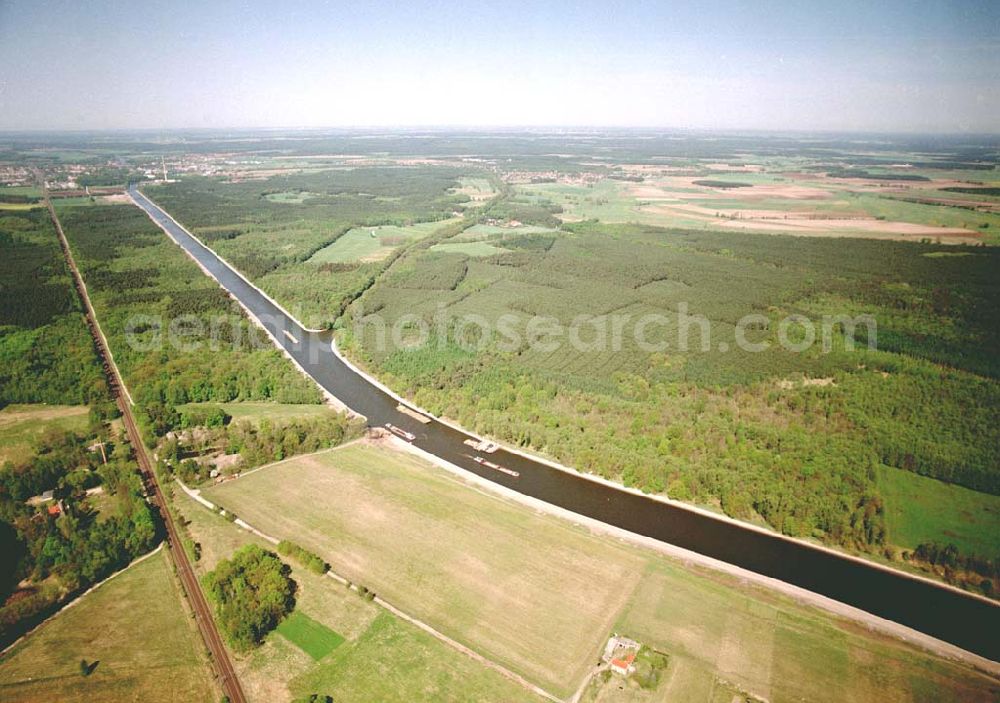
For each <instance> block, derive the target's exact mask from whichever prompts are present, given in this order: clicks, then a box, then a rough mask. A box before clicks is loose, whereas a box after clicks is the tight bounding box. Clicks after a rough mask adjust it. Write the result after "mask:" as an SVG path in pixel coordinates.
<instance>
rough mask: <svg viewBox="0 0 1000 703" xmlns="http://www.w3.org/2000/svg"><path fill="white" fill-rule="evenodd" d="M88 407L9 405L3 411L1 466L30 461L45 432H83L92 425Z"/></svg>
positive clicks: (0, 450) (0, 410)
mask: <svg viewBox="0 0 1000 703" xmlns="http://www.w3.org/2000/svg"><path fill="white" fill-rule="evenodd" d="M89 410H90V409H89V408H88V407H87V406H86V405H42V404H33V405H8V406H7V407H5V408H3V409H0V466H2V465H3V464H4V463H5V462H8V461H9V462H11V463H14V464H17V463H20V462H22V461H24V460H25V459H28V458H29V457H30V456H31V455H32V454H33V453H34V447H35V445H36V444H37V442H38V440H39V439H40V438H41V436H42V435H44V434H45V433H46V432H49V431H51V430H61V431H65V432H78V433H83V432H84V431H85V430H86V429H87V426H88V424H89V417H88V413H89Z"/></svg>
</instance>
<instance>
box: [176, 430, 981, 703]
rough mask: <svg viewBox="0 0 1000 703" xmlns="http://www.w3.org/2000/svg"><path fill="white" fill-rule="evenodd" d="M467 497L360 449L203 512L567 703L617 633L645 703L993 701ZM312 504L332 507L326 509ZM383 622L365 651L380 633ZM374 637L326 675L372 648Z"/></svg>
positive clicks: (819, 620) (935, 667) (904, 653)
mask: <svg viewBox="0 0 1000 703" xmlns="http://www.w3.org/2000/svg"><path fill="white" fill-rule="evenodd" d="M470 488H471V486H470V485H469V484H466V483H465V482H464V481H463V480H461V479H459V478H456V477H455V476H453V475H452V474H450V473H447V472H445V471H443V470H441V469H438V468H436V467H433V466H431V465H429V464H427V463H426V462H424V461H423V460H420V459H417V458H415V457H412V456H410V455H408V454H401V453H397V452H395V451H393V450H390V449H387V448H382V447H379V446H371V445H366V444H354V445H351V446H349V447H344V448H341V449H338V450H335V451H332V452H327V453H324V454H319V455H313V456H308V457H301V458H299V459H296V460H294V461H292V462H287V463H284V464H281V465H276V466H273V467H269V468H266V469H264V470H261V471H258V472H256V473H254V474H251V475H248V476H245V477H243V478H241V479H238V480H236V481H231V482H228V483H226V484H223V485H222V486H220V487H217V488H214V489H211V490H209V491H206V496H207V497H208V498H209V499H210V500H212V501H213V502H216V503H217V504H220V505H222V506H224V507H226V508H227V509H230V510H234V511H235V512H236V513H237V514H238V515H240V517H241V518H243V519H244V520H246V521H248V522H249V523H250V524H252V525H254V526H255V527H256V528H258V529H261V530H263V531H264V532H266V533H268V534H271V535H274V536H276V537H281V538H289V537H293V538H294V539H296V540H298V541H299V543H301V544H303V545H304V546H306V548H308V549H310V550H311V551H314V552H316V553H317V554H319V555H320V556H321V557H322V558H324V559H326V560H327V561H329V563H330V564H331V567H332V569H333V570H334V571H336V572H338V573H340V574H343V575H345V576H347V577H348V578H350V579H351V580H353V581H355V582H356V583H360V584H364V585H366V586H367V587H369V588H371V589H372V590H374V591H375V592H376V593H378V594H379V595H380V596H381V597H383V598H385V599H387V600H388V601H389V602H391V603H393V604H394V605H395V606H396V607H399V608H401V609H403V610H404V611H406V612H409V613H410V614H411V615H416V616H418V617H420V618H422V619H424V620H425V621H427V622H429V623H430V624H431V625H432V626H434V627H436V628H438V629H440V630H442V631H443V632H444V633H445V634H448V635H449V636H452V637H454V638H455V639H458V640H459V641H460V642H462V643H464V644H466V645H467V646H470V647H472V648H473V649H474V650H476V651H478V652H479V653H481V654H484V655H486V656H487V657H489V658H491V659H493V660H495V661H498V662H499V663H502V664H504V665H505V666H508V667H510V668H513V669H514V670H515V671H517V672H519V673H521V674H522V675H524V676H526V678H528V679H529V681H532V682H534V683H537V684H539V685H542V686H543V687H545V688H546V689H547V690H549V691H551V692H553V693H555V694H556V695H560V696H568V695H570V694H571V693H572V692H573V691H575V690H576V689H577V687H578V686H579V685H580V683H581V682H582V681H583V679H584V676H585V675H586V673H587V672H588V671H589V669H590V667H591V666H592V664H593V662H594V661H596V658H597V655H598V652H599V651H600V649H601V648H602V647H603V644H604V641H605V640H606V639H607V637H608V635H609V634H610V633H611V632H613V631H617V632H624V633H627V634H629V635H630V636H634V637H637V638H638V639H639V640H640V641H642V642H644V643H645V644H646V645H647V646H649V647H652V648H654V649H656V650H657V651H660V652H663V653H664V654H665V655H667V657H668V667H667V670H666V672H665V673H664V675H663V677H662V682H661V684H660V687H659V688H658V690H657V691H656V696H655V699H656V700H677V701H682V700H683V701H689V700H716V699H717V696H716V694H718V693H719V692H722V691H730V696H729V697H728V698H726V699H725V700H727V701H728V700H730V699H731V698H732V695H733V694H734V693H735V692H736V691H745V692H747V693H749V694H752V695H755V696H758V697H762V698H764V699H766V700H774V701H785V700H803V699H804V700H811V701H823V700H831V701H832V700H837V701H839V700H856V701H867V700H871V701H876V700H878V701H881V700H885V695H886V690H885V689H884V686H886V685H888V686H889V687H890V688H891V690H892V691H893V695H897V696H898V697H899V699H900V700H909V697H910V696H917V697H929V698H930V699H933V700H954V701H959V700H983V701H988V700H992V697H994V696H995V695H997V693H998V692H1000V688H998V687H1000V682H998V681H996V680H995V679H992V678H990V677H987V676H985V675H981V674H978V673H976V672H973V671H971V670H969V669H966V668H965V667H963V666H959V665H956V664H954V663H952V662H948V661H946V660H941V659H937V658H934V657H931V656H929V655H927V654H925V653H923V652H921V651H919V650H916V649H914V648H912V647H911V646H909V645H905V644H903V643H901V642H899V641H896V640H893V639H889V638H885V637H882V636H879V635H874V634H872V633H870V632H868V631H867V630H865V629H862V628H860V627H858V626H857V625H855V624H852V623H848V622H844V621H841V620H838V619H837V618H834V617H832V616H830V615H828V614H826V613H823V612H820V611H817V610H814V609H812V608H808V607H804V606H802V605H800V604H798V603H795V602H793V601H792V600H790V599H788V598H787V597H785V596H782V595H779V594H777V593H775V592H773V591H770V590H763V589H760V588H757V587H753V586H748V585H746V584H740V583H739V582H738V581H737V580H736V579H734V578H732V577H729V576H724V575H722V574H719V573H717V572H708V571H704V570H702V569H701V568H699V567H692V566H691V565H681V564H679V563H677V562H674V561H673V560H671V559H668V558H666V557H663V556H661V555H658V554H655V553H653V552H649V551H646V550H644V549H640V548H637V547H632V546H629V545H626V544H623V543H620V542H618V541H613V540H611V539H609V538H606V537H603V536H600V535H596V534H593V533H590V532H588V531H587V530H585V529H582V528H579V527H577V526H575V525H572V524H571V523H568V522H564V521H563V520H561V519H559V518H555V517H550V516H547V515H544V514H540V513H537V512H535V511H533V510H529V509H527V508H524V507H522V506H520V505H519V504H516V503H513V502H511V501H509V500H507V499H503V498H500V497H498V496H495V495H493V494H491V493H487V492H484V491H481V490H470ZM316 495H331V496H337V497H338V498H337V501H336V502H337V509H336V510H330V509H329V506H325V505H323V504H322V503H320V502H317V501H315V500H314V499H313V497H314V496H316ZM192 504H193V503H192ZM199 510H200V511H201V512H202V513H204V519H207V518H212V519H213V520H215V521H217V522H218V523H220V524H228V523H225V522H224V521H223V520H222V519H221V518H219V517H218V516H216V515H214V514H212V513H210V512H209V511H207V510H205V509H203V508H199ZM192 517H194V515H193V514H192ZM202 519H203V518H197V520H198V521H201V520H202ZM470 525H474V526H475V528H474V529H470ZM231 529H233V530H235V529H236V528H231ZM473 543H474V544H475V547H474V548H473V547H472V546H471V545H472V544H473ZM553 593H558V594H560V596H561V597H554V596H552V595H551V594H553ZM384 617H385V615H380V616H379V617H378V619H376V620H375V621H374V623H373V625H372V626H370V629H369V630H368V631H367V636H371V637H375V633H380V632H381V631H382V629H383V625H382V624H381V623H380V620H381V619H382V618H384ZM333 629H334V630H336V627H333ZM341 634H345V633H343V632H341ZM367 636H366V637H363V638H362V639H361V640H359V641H357V642H356V643H355V644H354V649H353V650H352V649H351V648H349V645H347V644H344V645H341V646H340V647H338V648H337V649H336V650H334V652H333V654H332V659H333V660H336V659H338V658H339V657H341V656H347V654H348V653H349V652H351V651H358V650H361V649H362V648H364V647H366V646H368V645H366V644H364V643H365V642H367ZM378 636H379V637H383V636H385V635H382V634H379V635H378ZM393 639H395V638H393ZM267 646H270V644H269V645H267ZM282 646H283V647H284V643H283V644H282ZM261 651H262V652H263V651H264V650H261ZM277 654H278V652H277V651H276V652H275V655H277ZM303 680H307V681H310V682H320V681H330V682H332V681H337V680H339V679H337V678H336V677H329V678H324V677H322V676H319V675H316V676H313V677H308V676H307V677H306V678H305V679H303ZM834 682H835V684H836V685H834ZM315 688H316V689H317V690H319V691H323V690H324V689H322V688H318V687H315ZM492 697H493V698H496V697H497V696H496V695H495V694H494V695H493V696H492ZM622 700H644V699H643V698H623V699H622ZM719 700H721V699H719Z"/></svg>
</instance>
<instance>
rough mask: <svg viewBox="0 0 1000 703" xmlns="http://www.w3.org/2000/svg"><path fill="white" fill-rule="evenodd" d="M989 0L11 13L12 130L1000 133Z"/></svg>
mask: <svg viewBox="0 0 1000 703" xmlns="http://www.w3.org/2000/svg"><path fill="white" fill-rule="evenodd" d="M997 36H1000V6H998V5H996V4H995V3H989V2H953V3H948V2H933V1H928V0H921V1H919V2H915V3H898V2H892V3H883V4H878V6H869V5H866V4H862V3H848V4H841V5H838V6H837V7H831V6H826V5H816V6H812V5H809V4H798V5H795V6H791V7H786V6H781V5H779V4H776V3H765V4H757V5H755V6H753V7H750V6H747V5H744V4H742V3H737V2H716V3H712V4H710V5H705V6H702V7H698V8H694V7H687V6H683V7H671V6H669V5H662V4H646V3H630V4H628V5H627V6H622V7H608V6H607V5H606V4H598V3H589V2H581V3H555V4H546V5H545V6H544V7H536V6H533V5H530V4H524V3H506V4H504V5H503V6H502V7H493V6H483V5H470V6H465V7H461V8H457V9H456V8H455V7H453V6H451V5H445V4H443V3H435V2H425V3H419V4H415V5H413V6H408V7H405V8H399V7H393V6H392V5H391V4H388V3H386V4H382V3H372V4H370V5H366V6H364V7H355V6H353V5H350V4H344V3H337V2H332V3H322V2H302V3H289V4H287V5H281V6H263V7H255V8H246V7H243V6H241V5H240V4H239V3H232V2H230V3H220V4H212V5H209V6H201V5H199V4H195V3H191V2H177V3H172V4H161V5H121V4H116V3H110V2H99V3H95V4H94V5H93V6H91V7H86V8H85V7H80V6H78V5H75V4H70V3H63V2H52V3H45V2H42V3H37V4H32V3H25V2H18V1H17V0H10V1H4V0H0V65H2V66H3V69H0V130H2V131H5V132H10V131H105V130H124V131H128V130H153V131H156V130H170V131H173V130H186V129H190V130H196V129H220V130H264V129H267V130H299V129H415V130H419V129H435V128H436V129H457V130H476V129H480V130H487V129H489V130H496V129H560V128H562V129H588V128H590V129H660V130H667V131H669V130H677V131H705V132H740V131H746V132H760V131H764V132H778V133H780V132H798V133H803V132H804V133H870V134H880V133H881V134H995V133H997V132H1000V117H998V115H1000V40H997V38H996V37H997Z"/></svg>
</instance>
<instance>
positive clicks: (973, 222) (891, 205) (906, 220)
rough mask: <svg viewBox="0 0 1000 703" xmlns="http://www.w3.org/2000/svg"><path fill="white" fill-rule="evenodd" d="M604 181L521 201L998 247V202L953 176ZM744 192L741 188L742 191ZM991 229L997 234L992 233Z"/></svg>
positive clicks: (535, 190)
mask: <svg viewBox="0 0 1000 703" xmlns="http://www.w3.org/2000/svg"><path fill="white" fill-rule="evenodd" d="M725 178H726V179H727V180H725V181H723V180H717V179H715V180H713V179H705V178H698V177H692V176H659V177H648V178H644V179H643V181H642V182H641V183H627V182H622V181H618V180H613V179H600V180H596V181H594V182H588V183H585V184H577V183H553V184H534V183H533V184H530V185H524V186H520V187H519V189H518V192H519V196H520V197H523V198H525V199H527V200H530V201H532V202H545V203H551V204H554V205H557V206H559V207H560V208H561V209H562V214H561V215H560V217H561V218H562V219H563V220H565V221H568V222H572V221H579V220H585V219H598V220H601V221H602V222H608V223H623V222H636V223H641V224H649V225H656V226H661V227H681V228H692V229H712V230H720V231H725V230H734V229H735V230H743V231H762V232H772V233H780V232H786V233H794V234H798V235H803V236H833V237H843V236H854V237H871V238H888V239H901V240H912V241H919V240H921V239H929V240H931V241H934V242H939V243H949V244H956V243H969V244H974V243H977V242H979V241H982V240H984V239H986V240H988V241H993V239H994V238H995V236H996V235H995V234H993V232H992V230H996V228H997V227H998V226H1000V204H998V203H996V202H992V201H991V200H990V199H989V198H979V199H970V198H967V197H962V198H958V197H954V196H955V194H954V193H948V192H946V191H944V190H941V189H943V188H947V187H953V186H954V185H955V184H956V183H957V182H959V181H956V180H954V179H945V178H938V179H936V180H934V181H931V182H929V183H924V182H922V181H916V182H913V181H905V182H892V187H888V186H886V184H885V182H882V181H878V180H873V179H862V180H860V181H859V180H851V179H844V178H832V177H828V176H826V175H825V174H804V173H793V174H784V173H782V174H780V175H779V174H775V175H765V174H760V173H754V174H744V173H737V174H726V176H725ZM735 186H742V187H735ZM991 228H992V230H991Z"/></svg>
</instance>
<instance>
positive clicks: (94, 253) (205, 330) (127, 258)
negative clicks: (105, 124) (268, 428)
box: [61, 205, 321, 419]
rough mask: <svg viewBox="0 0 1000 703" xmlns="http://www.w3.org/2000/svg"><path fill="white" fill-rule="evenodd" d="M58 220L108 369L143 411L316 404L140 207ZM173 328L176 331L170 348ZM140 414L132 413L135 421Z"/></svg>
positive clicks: (308, 386) (75, 213)
mask: <svg viewBox="0 0 1000 703" xmlns="http://www.w3.org/2000/svg"><path fill="white" fill-rule="evenodd" d="M61 219H62V223H63V227H64V229H65V231H66V236H67V237H68V239H69V241H70V245H71V246H72V248H73V252H74V256H75V258H76V260H77V264H78V265H79V266H80V268H81V273H82V274H83V277H84V280H86V281H87V285H88V289H89V292H90V296H91V299H92V301H93V304H94V306H95V308H96V309H97V314H98V316H99V318H100V319H101V324H102V327H103V329H104V331H105V334H106V335H107V337H108V342H109V344H110V346H111V350H112V353H113V354H114V355H115V361H116V362H117V364H118V366H119V368H120V369H121V372H122V374H123V375H124V377H125V382H126V384H127V385H128V387H129V389H130V390H131V392H132V398H133V400H134V401H135V402H136V403H137V404H138V405H139V406H140V408H145V407H147V406H155V405H162V404H169V405H180V404H183V403H188V402H203V401H217V402H225V401H232V400H275V401H278V402H284V403H319V402H320V401H321V396H320V394H319V391H318V390H317V389H316V388H315V386H314V385H313V384H312V383H311V382H310V381H308V380H307V379H306V378H305V377H304V376H302V374H301V373H300V372H299V371H298V370H297V369H295V368H294V366H293V365H292V364H291V362H289V361H288V360H287V359H285V358H284V357H283V356H282V355H281V353H280V352H279V351H277V350H276V349H274V347H273V345H272V344H271V343H270V341H269V340H268V339H267V338H266V336H265V335H264V334H263V333H261V332H260V331H259V330H257V328H255V327H253V326H252V324H251V323H250V321H249V320H248V319H247V318H246V316H245V315H244V314H243V311H242V310H241V309H240V308H239V307H238V306H236V304H235V303H233V302H232V301H231V300H230V299H229V298H228V296H227V295H226V294H225V293H224V292H223V291H222V290H221V289H220V288H219V287H218V285H217V284H216V283H215V282H214V281H213V280H212V279H210V278H208V277H207V276H205V275H204V274H203V273H202V272H201V270H200V269H199V268H198V267H197V265H196V264H195V263H194V262H193V261H191V260H190V259H188V258H187V257H186V256H185V255H184V253H183V252H182V251H181V250H180V249H179V248H178V247H177V246H176V245H175V244H174V243H173V242H171V241H170V240H169V239H168V238H167V237H166V235H164V234H163V232H162V231H161V230H160V229H159V228H157V227H156V226H155V225H154V224H153V223H152V222H151V221H150V220H149V218H147V217H146V216H145V214H143V213H142V212H141V211H140V210H139V209H137V208H133V207H127V206H122V205H111V206H90V207H80V208H71V209H67V210H66V211H65V213H64V214H63V215H62V216H61ZM178 320H179V321H181V322H182V323H183V325H181V326H178V325H179V323H178ZM172 325H174V326H175V331H176V330H179V332H177V334H175V335H174V337H173V341H172V338H171V332H170V330H171V326H172ZM146 415H147V413H144V412H140V413H138V416H139V418H140V419H142V418H143V417H145V416H146Z"/></svg>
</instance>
